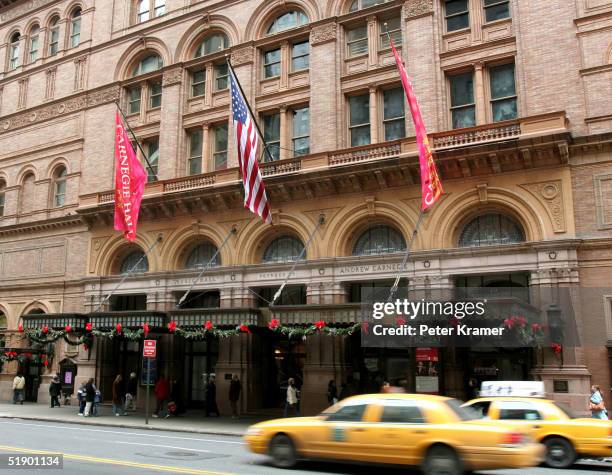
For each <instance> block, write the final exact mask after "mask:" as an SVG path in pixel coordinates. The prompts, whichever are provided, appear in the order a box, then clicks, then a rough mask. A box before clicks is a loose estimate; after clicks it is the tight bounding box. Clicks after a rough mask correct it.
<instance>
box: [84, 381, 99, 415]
mask: <svg viewBox="0 0 612 475" xmlns="http://www.w3.org/2000/svg"><path fill="white" fill-rule="evenodd" d="M95 398H96V387H95V386H94V379H93V378H89V380H88V381H87V384H86V385H85V417H88V416H91V415H92V414H91V407H92V406H93V403H94V399H95Z"/></svg>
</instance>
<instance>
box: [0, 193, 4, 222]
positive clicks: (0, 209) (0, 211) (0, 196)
mask: <svg viewBox="0 0 612 475" xmlns="http://www.w3.org/2000/svg"><path fill="white" fill-rule="evenodd" d="M0 216H4V193H0Z"/></svg>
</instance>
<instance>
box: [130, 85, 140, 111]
mask: <svg viewBox="0 0 612 475" xmlns="http://www.w3.org/2000/svg"><path fill="white" fill-rule="evenodd" d="M141 96H142V86H134V87H131V88H130V89H129V91H128V114H138V113H139V112H140V97H141Z"/></svg>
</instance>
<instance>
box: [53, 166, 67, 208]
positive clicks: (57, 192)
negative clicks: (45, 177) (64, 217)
mask: <svg viewBox="0 0 612 475" xmlns="http://www.w3.org/2000/svg"><path fill="white" fill-rule="evenodd" d="M67 174H68V172H67V171H66V167H64V166H61V167H59V168H58V169H57V170H56V171H55V173H54V174H53V206H55V207H56V208H59V207H61V206H64V205H65V204H66V175H67Z"/></svg>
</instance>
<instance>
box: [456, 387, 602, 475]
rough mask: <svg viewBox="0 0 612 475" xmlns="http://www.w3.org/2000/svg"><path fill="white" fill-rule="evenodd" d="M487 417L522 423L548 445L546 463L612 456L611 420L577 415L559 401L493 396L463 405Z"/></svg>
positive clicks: (559, 464)
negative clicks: (578, 416)
mask: <svg viewBox="0 0 612 475" xmlns="http://www.w3.org/2000/svg"><path fill="white" fill-rule="evenodd" d="M464 406H465V407H469V408H471V409H473V410H475V411H476V412H478V413H479V415H480V416H481V417H483V418H485V419H488V420H492V421H503V422H512V423H520V424H521V425H522V426H523V427H525V428H528V427H530V428H532V429H533V433H532V434H533V436H534V437H535V439H536V440H537V441H538V442H541V443H542V444H544V446H545V447H546V456H545V463H546V465H548V466H549V467H554V468H566V467H569V466H571V465H573V463H574V462H575V461H576V459H577V458H581V457H589V456H590V457H612V421H605V420H600V419H589V418H576V417H574V415H573V414H572V413H571V411H570V410H569V409H568V408H565V407H564V406H562V405H560V404H559V403H558V402H556V401H552V400H548V399H540V398H529V397H510V396H501V397H500V396H491V397H483V398H478V399H473V400H471V401H468V402H466V403H465V404H464Z"/></svg>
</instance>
